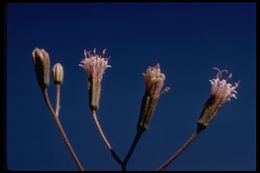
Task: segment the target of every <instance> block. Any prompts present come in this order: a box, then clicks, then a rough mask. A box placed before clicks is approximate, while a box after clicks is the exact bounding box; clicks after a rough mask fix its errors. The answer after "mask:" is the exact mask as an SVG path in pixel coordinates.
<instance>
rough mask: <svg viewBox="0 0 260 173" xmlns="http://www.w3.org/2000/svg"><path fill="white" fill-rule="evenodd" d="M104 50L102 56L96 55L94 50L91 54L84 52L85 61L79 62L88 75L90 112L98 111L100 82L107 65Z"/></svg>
mask: <svg viewBox="0 0 260 173" xmlns="http://www.w3.org/2000/svg"><path fill="white" fill-rule="evenodd" d="M105 51H106V49H104V50H103V53H102V55H98V54H96V49H94V50H93V53H92V52H87V51H86V50H85V51H84V55H85V59H83V60H82V61H81V64H79V66H81V67H82V68H83V69H84V70H85V71H86V73H87V74H88V77H89V78H88V82H89V85H88V86H89V88H88V89H89V106H90V109H91V110H98V108H99V99H100V93H101V81H102V78H103V74H104V72H105V70H106V68H108V67H111V66H110V65H108V59H107V58H105V57H104V55H105Z"/></svg>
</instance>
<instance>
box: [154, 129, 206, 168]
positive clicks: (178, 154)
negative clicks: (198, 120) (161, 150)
mask: <svg viewBox="0 0 260 173" xmlns="http://www.w3.org/2000/svg"><path fill="white" fill-rule="evenodd" d="M201 130H203V129H202V128H200V127H198V128H197V129H196V131H194V132H193V134H192V135H191V137H190V138H189V139H188V140H187V141H186V142H185V144H183V146H182V147H181V148H180V149H179V150H178V151H177V152H176V153H175V154H174V155H173V156H171V157H170V159H168V160H167V161H165V162H164V163H163V164H162V165H161V166H160V167H159V168H158V169H157V171H163V170H164V169H165V168H166V167H167V166H169V165H170V164H171V163H172V162H173V161H175V160H176V159H177V158H178V157H179V156H180V155H181V153H182V152H183V151H184V150H185V149H186V148H187V147H188V146H189V145H190V144H191V143H192V142H193V141H194V140H195V139H196V137H197V136H198V135H199V133H200V132H201Z"/></svg>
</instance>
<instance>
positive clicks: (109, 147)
mask: <svg viewBox="0 0 260 173" xmlns="http://www.w3.org/2000/svg"><path fill="white" fill-rule="evenodd" d="M92 117H93V119H94V122H95V125H96V127H97V129H98V132H99V133H100V135H101V137H102V139H103V141H104V142H105V144H106V146H107V148H108V149H109V151H110V152H111V155H112V157H113V158H114V159H115V161H117V163H118V164H120V165H122V161H121V159H120V158H119V157H118V155H117V154H116V152H115V151H114V150H113V148H112V146H111V144H110V143H109V142H108V140H107V138H106V135H105V133H104V132H103V130H102V128H101V125H100V123H99V121H98V119H97V112H96V110H94V109H92Z"/></svg>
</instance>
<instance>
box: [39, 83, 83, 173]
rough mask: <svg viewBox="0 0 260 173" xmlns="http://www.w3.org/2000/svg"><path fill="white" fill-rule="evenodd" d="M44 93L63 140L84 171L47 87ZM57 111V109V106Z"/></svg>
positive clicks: (80, 168)
mask: <svg viewBox="0 0 260 173" xmlns="http://www.w3.org/2000/svg"><path fill="white" fill-rule="evenodd" d="M42 93H43V96H44V100H45V103H46V104H47V106H48V109H49V111H50V112H51V115H52V117H53V119H54V121H55V123H56V125H57V126H58V129H59V130H60V133H61V136H62V138H63V140H64V143H65V144H66V146H67V148H68V149H69V151H70V154H71V155H72V157H73V159H74V161H75V162H76V164H77V166H78V168H79V170H80V171H84V168H83V166H82V165H81V163H80V161H79V159H78V157H77V155H76V154H75V152H74V150H73V148H72V146H71V144H70V142H69V139H68V137H67V135H66V133H65V131H64V129H63V127H62V124H61V122H60V120H59V118H58V116H57V114H56V113H55V112H54V109H53V107H52V105H51V103H50V99H49V96H48V90H47V88H45V89H43V91H42ZM57 102H58V101H57ZM56 111H57V107H56Z"/></svg>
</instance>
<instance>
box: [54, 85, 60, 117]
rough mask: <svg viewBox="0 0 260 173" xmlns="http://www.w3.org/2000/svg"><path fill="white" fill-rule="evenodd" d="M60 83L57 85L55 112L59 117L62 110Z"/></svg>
mask: <svg viewBox="0 0 260 173" xmlns="http://www.w3.org/2000/svg"><path fill="white" fill-rule="evenodd" d="M60 86H61V85H60V84H57V85H56V109H55V113H56V115H57V117H59V111H60Z"/></svg>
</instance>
